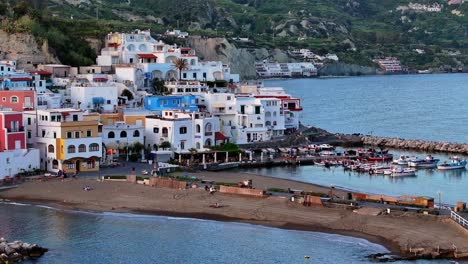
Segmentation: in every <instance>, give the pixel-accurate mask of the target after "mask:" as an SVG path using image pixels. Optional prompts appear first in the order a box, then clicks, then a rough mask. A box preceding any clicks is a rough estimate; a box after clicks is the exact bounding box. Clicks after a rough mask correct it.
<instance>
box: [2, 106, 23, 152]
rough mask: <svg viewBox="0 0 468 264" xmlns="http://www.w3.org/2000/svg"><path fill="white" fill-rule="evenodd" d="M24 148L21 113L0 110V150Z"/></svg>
mask: <svg viewBox="0 0 468 264" xmlns="http://www.w3.org/2000/svg"><path fill="white" fill-rule="evenodd" d="M15 149H26V133H25V132H24V126H23V113H19V112H13V111H0V152H3V151H5V150H15Z"/></svg>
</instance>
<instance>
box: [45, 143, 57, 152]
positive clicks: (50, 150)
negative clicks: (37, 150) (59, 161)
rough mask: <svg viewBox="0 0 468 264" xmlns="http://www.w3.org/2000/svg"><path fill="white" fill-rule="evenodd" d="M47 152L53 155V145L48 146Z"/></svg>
mask: <svg viewBox="0 0 468 264" xmlns="http://www.w3.org/2000/svg"><path fill="white" fill-rule="evenodd" d="M47 151H48V152H49V153H54V152H55V148H54V145H52V144H50V145H49V146H48V147H47Z"/></svg>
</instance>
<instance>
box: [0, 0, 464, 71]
mask: <svg viewBox="0 0 468 264" xmlns="http://www.w3.org/2000/svg"><path fill="white" fill-rule="evenodd" d="M6 2H7V3H3V4H1V3H0V15H1V16H3V21H2V25H1V26H2V28H3V29H4V30H5V31H7V32H18V31H19V32H31V33H32V34H33V35H34V36H36V38H37V39H38V41H39V42H41V41H43V40H48V44H49V47H50V48H51V49H52V50H53V53H55V54H56V55H57V56H58V58H59V59H60V60H61V61H62V62H64V63H68V64H72V65H82V64H90V63H93V61H94V57H95V50H93V49H91V48H90V46H89V44H88V42H87V41H85V40H93V41H94V43H96V39H100V38H102V37H103V36H104V35H105V34H106V33H107V32H108V31H117V30H131V29H134V28H151V29H152V30H153V32H154V33H162V32H164V31H165V30H166V29H168V28H176V27H179V28H180V29H182V30H187V31H189V32H190V33H191V34H192V35H195V34H198V35H204V36H210V37H214V36H218V37H226V38H228V39H231V38H233V37H246V38H249V39H250V40H251V41H249V42H234V41H230V42H231V44H232V45H234V46H235V47H237V48H244V49H246V50H253V49H255V50H258V49H267V50H272V49H274V48H279V49H283V50H286V49H288V48H310V49H312V50H313V51H315V52H317V53H319V54H325V53H328V52H333V53H337V54H338V56H339V57H340V58H341V59H342V61H344V62H346V63H352V64H359V65H364V66H367V65H372V61H371V59H372V58H375V57H378V56H397V57H399V58H401V59H402V61H403V63H404V64H406V65H408V66H409V67H410V68H413V69H427V68H438V67H446V68H450V67H459V66H465V67H466V65H468V35H467V33H468V29H467V27H468V17H467V15H468V3H460V4H454V5H448V4H447V0H412V1H407V0H392V1H382V0H290V1H282V0H190V1H187V0H171V1H169V0H100V1H98V0H48V1H47V0H28V4H26V5H22V2H20V1H17V0H7V1H6ZM410 2H412V3H413V5H410ZM460 2H463V1H460ZM438 7H440V10H438V9H437V8H438ZM77 40H78V41H77ZM169 41H170V40H169ZM40 44H41V43H40ZM95 48H96V47H95ZM416 49H418V50H419V51H420V52H419V53H424V54H419V53H418V52H416V51H415V50H416ZM421 51H422V52H421ZM267 57H268V56H267Z"/></svg>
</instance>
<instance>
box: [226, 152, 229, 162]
mask: <svg viewBox="0 0 468 264" xmlns="http://www.w3.org/2000/svg"><path fill="white" fill-rule="evenodd" d="M228 159H229V152H227V151H226V163H228V162H229V160H228Z"/></svg>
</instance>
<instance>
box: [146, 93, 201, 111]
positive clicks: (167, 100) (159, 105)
mask: <svg viewBox="0 0 468 264" xmlns="http://www.w3.org/2000/svg"><path fill="white" fill-rule="evenodd" d="M145 109H147V110H150V111H156V112H160V111H162V110H181V111H190V112H194V111H198V106H197V104H196V97H195V96H194V95H168V96H147V97H145Z"/></svg>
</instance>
